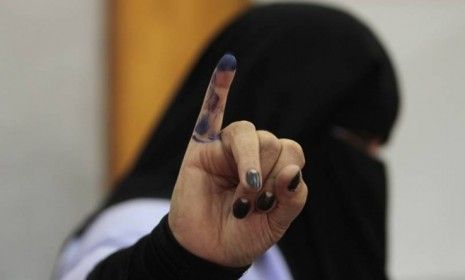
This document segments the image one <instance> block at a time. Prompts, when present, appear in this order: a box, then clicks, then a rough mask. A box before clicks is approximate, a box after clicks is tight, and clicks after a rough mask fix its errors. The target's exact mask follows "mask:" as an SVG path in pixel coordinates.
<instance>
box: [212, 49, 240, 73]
mask: <svg viewBox="0 0 465 280" xmlns="http://www.w3.org/2000/svg"><path fill="white" fill-rule="evenodd" d="M236 66H237V61H236V58H235V57H234V55H232V54H229V53H227V54H225V55H223V57H222V58H221V59H220V61H219V62H218V65H217V66H216V68H217V69H218V70H220V71H234V70H236Z"/></svg>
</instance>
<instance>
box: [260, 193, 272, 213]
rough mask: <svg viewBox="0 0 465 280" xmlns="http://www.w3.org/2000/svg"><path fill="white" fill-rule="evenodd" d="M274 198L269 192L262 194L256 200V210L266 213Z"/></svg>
mask: <svg viewBox="0 0 465 280" xmlns="http://www.w3.org/2000/svg"><path fill="white" fill-rule="evenodd" d="M274 200H275V196H274V195H273V194H272V193H271V192H264V193H262V194H261V195H260V197H259V198H258V199H257V208H258V209H260V210H262V211H267V210H269V209H270V208H271V206H273V203H274Z"/></svg>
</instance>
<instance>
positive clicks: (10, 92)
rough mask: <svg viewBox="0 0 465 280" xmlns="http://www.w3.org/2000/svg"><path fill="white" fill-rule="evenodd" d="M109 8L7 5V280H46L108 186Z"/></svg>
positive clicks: (2, 28) (3, 91)
mask: <svg viewBox="0 0 465 280" xmlns="http://www.w3.org/2000/svg"><path fill="white" fill-rule="evenodd" d="M100 3H101V1H94V0H67V1H61V0H41V1H26V0H2V1H0V224H1V229H0V279H21V280H23V279H48V278H49V276H50V272H51V266H52V263H53V261H54V258H55V256H56V254H57V252H58V250H59V247H60V245H61V243H62V241H63V239H64V238H65V236H66V235H67V234H69V232H70V231H71V229H72V228H73V227H74V226H76V224H77V222H78V221H80V220H82V218H83V216H84V214H85V213H87V212H89V211H90V210H91V209H92V208H93V206H94V204H95V202H96V200H97V199H98V196H99V195H98V194H99V190H100V189H101V183H102V180H103V158H104V149H103V144H104V143H103V135H104V128H105V123H104V118H103V117H104V112H103V110H104V102H103V101H104V94H103V93H104V91H102V88H103V86H104V83H105V82H104V78H103V75H102V74H103V71H102V65H103V62H104V61H103V59H102V58H103V57H102V53H103V52H102V51H103V49H102V43H103V36H102V35H103V33H102V21H103V9H102V8H103V7H102V5H101V4H100Z"/></svg>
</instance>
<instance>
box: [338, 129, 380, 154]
mask: <svg viewBox="0 0 465 280" xmlns="http://www.w3.org/2000/svg"><path fill="white" fill-rule="evenodd" d="M332 134H333V136H334V137H335V138H337V139H339V140H341V141H343V142H345V143H347V144H349V145H351V146H352V147H354V148H355V149H357V150H359V151H361V152H363V153H365V154H366V155H368V156H370V157H373V158H378V157H379V153H380V150H381V141H380V138H379V137H378V136H376V135H373V134H371V133H369V132H365V131H360V130H349V129H346V128H344V127H340V126H335V127H333V130H332Z"/></svg>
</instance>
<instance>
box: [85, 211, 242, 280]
mask: <svg viewBox="0 0 465 280" xmlns="http://www.w3.org/2000/svg"><path fill="white" fill-rule="evenodd" d="M248 268H249V267H248V266H247V267H240V268H231V267H224V266H220V265H218V264H214V263H211V262H209V261H207V260H204V259H202V258H200V257H197V256H195V255H193V254H192V253H190V252H188V251H187V250H186V249H184V248H183V247H182V246H181V245H180V244H179V243H178V242H177V241H176V239H175V238H174V236H173V234H172V232H171V230H170V228H169V226H168V215H166V216H165V217H164V218H163V219H162V220H161V222H160V223H159V224H158V225H157V226H156V227H155V229H154V230H153V231H152V232H151V233H150V234H148V235H146V236H144V237H143V238H141V239H140V240H139V241H138V242H137V243H136V244H134V245H133V246H131V247H128V248H125V249H122V250H119V251H117V252H115V253H113V254H112V255H110V256H108V257H107V258H106V259H104V260H102V261H101V262H100V263H99V264H98V265H97V266H96V267H95V268H94V269H93V270H92V272H91V273H90V274H89V276H88V278H87V279H91V280H95V279H105V280H106V279H111V280H122V279H222V280H223V279H238V278H240V277H241V276H242V274H243V273H244V272H245V271H246V270H247V269H248Z"/></svg>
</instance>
